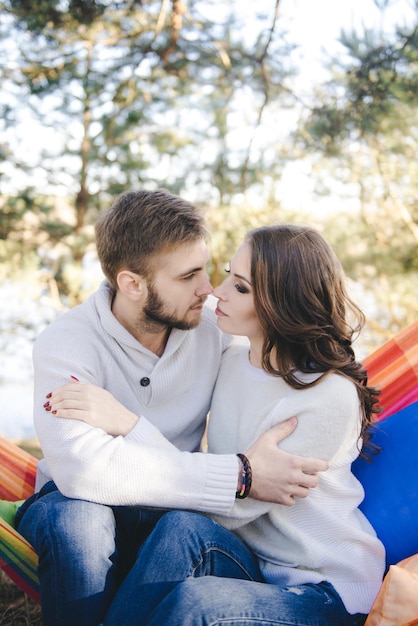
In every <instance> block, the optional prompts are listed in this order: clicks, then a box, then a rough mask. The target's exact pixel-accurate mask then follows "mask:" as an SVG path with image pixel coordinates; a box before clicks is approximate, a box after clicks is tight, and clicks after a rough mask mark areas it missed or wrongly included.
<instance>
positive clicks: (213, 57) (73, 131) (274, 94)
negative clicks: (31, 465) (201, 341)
mask: <svg viewBox="0 0 418 626" xmlns="http://www.w3.org/2000/svg"><path fill="white" fill-rule="evenodd" d="M334 2H335V0H334ZM355 3H356V0H355V1H354V4H355ZM308 4H309V5H310V9H309V10H310V12H311V14H312V24H311V29H312V31H313V30H314V29H317V28H319V27H321V28H322V29H324V28H326V24H327V14H326V11H325V12H324V10H322V9H323V8H324V7H325V6H326V5H327V4H329V3H327V2H323V1H322V0H317V1H316V2H315V3H313V2H312V0H259V1H257V2H244V1H243V0H223V1H222V2H221V1H220V0H188V1H186V0H113V1H111V0H38V1H37V2H36V3H34V2H31V1H30V0H0V81H1V92H0V184H1V197H0V211H1V214H0V294H1V296H0V297H1V300H2V304H1V307H0V308H1V311H2V312H1V317H0V322H1V327H0V350H1V354H0V407H1V408H0V434H3V435H5V436H9V437H12V436H15V435H16V429H15V425H16V423H17V422H19V424H20V426H21V427H20V430H19V434H21V433H22V432H23V434H26V435H31V434H32V432H33V431H32V413H31V401H32V397H31V376H32V371H31V359H30V352H31V348H32V345H33V341H34V339H35V337H36V336H37V334H38V333H39V331H40V330H41V329H42V328H43V327H44V326H45V325H46V324H48V323H49V322H50V321H51V320H52V319H54V317H56V316H57V315H58V314H60V313H61V312H62V311H64V310H65V309H67V308H68V307H72V306H74V305H76V304H77V303H79V302H82V301H83V300H84V299H85V298H86V297H87V296H88V295H89V294H90V293H91V291H93V290H94V289H95V288H96V286H97V285H98V283H99V282H100V280H101V278H102V276H101V272H100V269H99V268H98V264H97V260H96V256H95V247H94V240H93V235H94V233H93V224H94V221H95V219H96V217H97V215H98V213H99V212H100V211H101V210H103V209H104V208H106V207H108V206H109V204H110V203H111V202H112V200H113V198H114V197H115V196H116V195H117V194H119V193H121V192H123V191H125V190H129V189H138V188H149V189H153V188H158V187H164V188H166V189H168V190H170V191H171V192H173V193H176V194H179V195H181V196H183V197H185V198H187V199H189V200H191V201H194V202H196V203H197V204H199V205H200V206H202V207H203V209H204V211H205V215H206V217H207V220H208V222H209V225H210V229H211V232H212V244H211V252H212V259H211V264H210V268H209V269H210V276H211V279H212V281H213V283H214V285H216V284H218V283H219V282H220V281H221V280H222V274H223V268H224V265H225V263H226V262H227V261H228V260H229V259H230V257H231V256H232V254H233V252H234V250H235V248H236V247H237V244H238V243H239V242H240V241H241V239H242V238H243V236H244V234H245V232H246V231H247V230H248V229H249V228H252V227H255V226H257V225H261V224H267V223H272V222H277V221H290V222H297V223H309V224H312V225H314V226H316V227H318V228H319V229H320V230H321V231H322V232H323V233H324V234H325V236H326V237H327V239H328V240H329V241H330V243H331V244H332V245H333V247H334V249H335V251H336V253H337V255H338V256H339V258H340V259H341V260H342V262H343V265H344V268H345V270H346V273H347V275H348V277H349V280H350V282H349V284H350V289H351V291H352V295H353V297H354V299H355V300H356V301H357V302H358V303H359V304H360V306H361V307H362V308H363V309H364V310H365V312H366V315H367V317H368V322H367V327H366V331H365V333H364V334H363V338H362V343H361V344H360V345H359V352H360V357H363V356H364V355H365V354H367V353H368V352H370V351H371V350H373V349H374V348H376V347H377V346H378V345H380V344H381V343H383V342H384V341H385V340H386V339H388V338H389V337H391V336H392V335H393V334H394V333H396V332H397V331H398V330H400V329H401V328H403V327H405V326H406V325H407V324H409V323H410V322H412V321H413V320H414V319H416V317H417V301H418V297H417V296H418V255H417V244H418V193H417V191H418V171H417V170H418V158H417V156H418V125H417V122H418V107H417V104H418V28H417V24H418V19H417V18H418V0H375V1H374V2H373V8H374V11H375V12H377V14H378V20H377V22H376V21H375V22H374V24H373V27H367V25H366V21H364V23H363V22H362V19H361V17H362V7H364V6H365V5H366V4H367V2H361V1H360V0H358V7H357V8H356V10H357V14H358V16H360V21H359V23H357V24H356V27H354V23H349V22H348V23H347V24H346V25H345V26H344V28H343V30H342V31H341V33H340V34H339V41H338V43H337V42H335V46H333V48H332V50H331V49H328V50H324V51H323V57H322V58H323V66H322V71H319V72H317V71H315V72H314V71H313V70H312V73H311V74H309V75H307V73H306V67H307V59H306V54H308V53H307V48H305V47H304V46H303V45H300V44H298V43H297V42H296V41H295V38H294V36H293V34H294V32H295V30H297V24H298V20H299V19H300V18H301V16H302V13H303V12H304V11H306V10H307V8H308ZM336 4H338V2H336ZM369 4H370V3H369ZM313 6H315V7H317V11H316V12H315V11H313V9H312V7H313ZM321 7H322V9H321ZM376 24H377V25H376ZM307 37H308V38H309V31H308V32H307ZM304 55H305V56H304ZM302 67H304V68H305V71H304V73H302ZM308 67H309V64H308ZM312 67H313V66H312ZM308 71H309V70H308ZM69 340H71V338H69ZM22 424H23V426H22Z"/></svg>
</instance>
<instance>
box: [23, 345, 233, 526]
mask: <svg viewBox="0 0 418 626" xmlns="http://www.w3.org/2000/svg"><path fill="white" fill-rule="evenodd" d="M60 335H62V333H60ZM68 341H69V342H70V341H71V339H68ZM86 343H87V340H86ZM81 350H84V352H83V354H82V355H81V354H80V351H81ZM90 352H91V350H89V349H88V347H86V348H84V347H83V348H79V349H78V352H77V353H76V352H74V353H73V352H72V351H71V349H68V350H66V349H65V344H64V343H61V344H60V345H57V342H56V341H54V335H53V334H52V335H50V334H47V335H46V336H44V337H41V338H40V339H38V341H37V342H36V343H35V348H34V354H33V358H34V370H35V377H34V383H35V384H34V389H35V394H34V421H35V427H36V431H37V435H38V438H39V441H40V443H41V447H42V451H43V455H44V460H43V461H42V462H40V467H39V471H40V473H42V474H43V475H44V476H45V477H47V478H49V477H52V479H53V480H54V481H55V483H56V484H57V486H58V488H59V489H60V491H61V492H62V493H63V494H64V495H66V496H68V497H71V498H78V499H84V500H90V501H93V502H98V503H102V504H108V505H143V506H153V507H161V508H183V509H191V510H195V511H201V512H208V513H219V514H225V513H227V512H228V511H229V510H230V509H231V507H232V505H233V503H234V499H235V490H236V482H237V473H238V461H237V458H236V457H235V455H234V454H225V455H214V454H205V453H191V452H183V451H180V450H178V449H177V448H176V447H175V446H173V445H172V444H171V443H170V442H169V441H168V440H167V439H166V438H165V437H164V436H163V435H162V434H161V432H160V431H159V430H158V429H157V428H156V427H155V426H153V425H152V424H151V423H150V422H149V421H148V420H147V419H145V418H141V419H140V420H139V422H138V424H137V426H136V427H135V428H134V429H133V431H132V432H131V433H130V434H129V435H128V436H126V437H112V436H110V435H108V434H107V433H106V432H104V431H103V430H102V429H100V428H94V427H92V426H90V425H88V424H86V423H85V422H82V421H79V420H70V419H62V418H56V417H55V416H53V415H51V414H50V413H49V412H46V411H45V410H44V409H43V404H44V402H45V396H46V394H47V393H48V392H50V391H51V390H53V389H56V388H57V387H59V386H61V385H63V384H65V383H67V382H68V380H69V376H70V375H74V376H76V377H77V378H79V379H80V380H84V381H90V382H93V383H96V384H100V381H98V380H97V379H95V377H94V375H93V373H94V371H95V370H97V371H100V368H101V366H102V363H100V359H98V362H94V361H93V360H92V359H93V357H91V356H90ZM81 357H83V358H81ZM96 358H97V357H96ZM88 359H90V361H89V360H88ZM80 363H82V365H81V364H80ZM38 484H39V483H38Z"/></svg>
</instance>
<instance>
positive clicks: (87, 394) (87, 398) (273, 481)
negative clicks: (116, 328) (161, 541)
mask: <svg viewBox="0 0 418 626" xmlns="http://www.w3.org/2000/svg"><path fill="white" fill-rule="evenodd" d="M48 396H49V398H47V399H46V402H45V404H44V408H45V411H47V412H49V413H51V414H52V415H54V416H56V417H60V418H65V419H67V420H74V421H77V422H78V421H83V422H85V423H87V424H90V425H91V426H94V427H95V428H98V429H102V430H104V431H106V432H107V433H108V434H110V435H112V436H122V437H125V438H126V440H127V441H130V440H132V441H133V440H134V439H135V436H136V434H137V432H138V431H139V424H140V423H141V421H142V422H144V421H145V422H146V420H145V418H143V417H138V416H136V415H135V414H134V413H132V412H131V411H128V409H126V408H125V407H123V406H122V405H121V404H120V403H119V402H118V401H117V400H115V398H114V397H113V396H112V394H110V393H109V392H107V391H106V390H104V389H101V388H100V387H97V386H95V385H91V384H82V383H78V382H75V381H74V379H73V382H71V383H69V384H67V385H64V386H62V387H61V388H59V389H57V390H55V391H54V392H53V393H50V394H48ZM296 425H297V420H296V419H294V418H293V419H290V420H288V421H287V422H285V423H283V424H279V425H277V426H275V427H274V428H272V429H270V430H269V431H268V432H266V433H263V434H262V435H261V436H260V437H259V438H258V439H257V441H256V442H255V443H254V444H253V445H252V446H251V448H249V450H247V451H246V455H247V456H248V458H249V460H250V462H251V466H252V471H253V486H252V492H251V493H252V496H253V498H256V499H259V500H264V501H271V502H276V503H280V504H287V505H293V504H294V498H295V497H306V496H307V495H308V493H309V489H310V488H313V487H315V486H316V485H317V484H318V472H320V471H323V470H325V469H327V464H326V463H325V462H324V461H322V460H319V459H313V458H306V457H302V456H295V455H292V454H289V453H287V452H284V451H282V450H279V449H278V447H277V446H278V444H279V443H280V441H282V440H283V439H284V438H285V437H287V436H288V435H290V434H291V433H292V432H293V430H294V429H295V428H296ZM143 426H144V424H143ZM149 428H151V429H153V428H154V427H152V425H149ZM150 434H151V433H150ZM152 445H153V446H158V447H161V450H163V449H164V448H167V447H168V448H171V449H174V450H176V448H174V446H172V444H170V443H169V442H168V441H167V439H166V438H165V437H163V435H162V434H161V433H160V432H159V431H158V430H157V429H154V431H153V433H152ZM180 454H182V453H180ZM220 456H221V455H205V457H206V459H208V460H209V459H211V458H212V457H214V459H213V460H214V461H215V460H217V459H219V458H220ZM222 456H223V455H222ZM227 456H229V455H227ZM237 467H238V466H237ZM235 488H236V487H235ZM177 506H178V505H177ZM210 512H212V509H210Z"/></svg>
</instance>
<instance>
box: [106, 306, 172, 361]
mask: <svg viewBox="0 0 418 626" xmlns="http://www.w3.org/2000/svg"><path fill="white" fill-rule="evenodd" d="M112 313H113V315H114V316H115V317H116V319H117V320H118V322H119V324H121V326H123V327H124V328H125V329H126V330H127V331H128V333H130V334H131V335H132V336H133V337H135V339H136V340H137V341H139V343H140V344H141V345H143V346H144V348H147V350H150V351H151V352H153V353H154V354H156V355H157V356H161V355H162V354H163V353H164V350H165V347H166V345H167V341H168V338H169V336H170V333H171V328H169V327H168V326H162V325H161V324H157V323H155V324H154V325H153V324H152V323H145V322H142V323H141V321H140V320H139V319H138V317H137V316H136V315H137V313H136V311H129V310H127V309H126V302H125V303H124V306H123V307H122V306H119V300H118V298H116V297H115V298H114V300H113V303H112Z"/></svg>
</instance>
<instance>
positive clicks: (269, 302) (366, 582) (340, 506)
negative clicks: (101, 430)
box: [58, 225, 384, 626]
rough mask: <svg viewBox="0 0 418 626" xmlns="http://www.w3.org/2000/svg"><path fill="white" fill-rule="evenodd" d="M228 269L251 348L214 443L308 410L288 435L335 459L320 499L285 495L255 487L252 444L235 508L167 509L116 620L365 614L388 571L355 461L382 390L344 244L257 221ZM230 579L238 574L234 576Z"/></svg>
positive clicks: (226, 391)
mask: <svg viewBox="0 0 418 626" xmlns="http://www.w3.org/2000/svg"><path fill="white" fill-rule="evenodd" d="M228 272H229V275H228V277H227V278H226V280H225V281H224V283H223V284H222V285H221V286H220V287H218V288H216V289H215V291H214V295H215V296H216V297H217V298H218V299H219V301H218V306H217V309H216V314H217V318H218V325H219V327H220V328H221V329H222V330H223V331H225V332H228V333H233V334H235V335H242V336H247V337H248V340H249V348H248V345H245V346H234V347H231V348H230V349H229V351H227V353H226V354H225V356H224V359H223V362H222V366H221V369H220V372H219V376H218V380H217V384H216V388H215V392H214V396H213V400H212V404H211V415H210V420H209V428H208V450H209V451H210V452H215V453H231V452H235V453H239V452H240V450H245V449H248V447H249V446H251V444H252V442H254V441H255V440H256V438H257V436H258V435H259V434H260V433H261V432H263V431H265V430H267V429H268V428H270V427H271V426H272V425H274V424H275V423H278V422H280V421H283V420H285V419H288V418H289V417H291V416H297V418H298V422H299V424H298V428H297V429H296V430H295V431H294V433H292V435H291V436H290V437H289V438H288V439H287V440H286V441H285V442H283V443H282V444H281V447H283V448H284V449H286V450H287V451H289V452H292V453H296V454H302V455H309V456H317V457H321V458H323V459H326V460H327V461H328V462H329V469H328V471H326V472H324V473H323V474H322V475H321V476H320V480H319V485H318V487H317V488H316V489H315V490H314V491H313V492H312V493H310V495H309V497H308V498H306V499H301V500H299V499H298V500H296V501H295V504H294V506H292V507H285V506H282V505H275V504H270V503H263V502H259V501H256V500H253V499H252V498H247V497H246V496H248V495H249V494H251V468H250V467H249V464H248V460H247V458H246V457H244V456H243V455H241V457H240V458H241V459H242V462H243V466H242V469H243V485H242V489H241V490H240V492H239V493H237V496H238V497H237V501H236V504H235V506H234V508H233V510H232V512H231V515H230V516H229V517H228V518H223V519H217V521H216V522H214V521H213V520H210V519H208V518H206V517H203V516H201V515H197V514H193V513H187V512H171V513H168V514H167V515H165V516H163V518H162V519H161V520H160V521H159V523H158V524H157V526H156V527H155V529H154V531H153V532H152V533H151V535H150V536H149V538H148V540H147V541H146V542H145V544H144V545H143V547H142V548H141V550H140V552H139V554H138V557H137V560H136V563H135V565H134V567H133V568H132V570H131V572H130V573H129V575H128V576H127V578H126V579H125V581H124V583H123V584H122V586H121V588H120V590H119V592H118V594H117V596H116V598H115V600H114V603H113V604H112V606H111V608H110V611H109V614H108V616H107V618H106V620H105V624H112V626H115V625H116V624H119V623H120V624H122V623H123V624H152V625H156V624H170V625H171V626H175V625H176V624H178V625H179V626H180V625H181V626H186V625H193V626H197V625H202V626H203V624H211V625H213V624H221V623H222V624H234V625H236V624H239V625H244V624H270V625H271V624H287V625H289V624H291V625H293V624H294V625H296V624H297V625H300V624H304V625H306V626H307V625H309V626H310V625H314V624H321V625H322V626H324V625H325V626H326V625H329V626H336V625H345V624H347V625H356V624H363V623H364V621H365V619H366V615H367V613H368V611H369V609H370V607H371V605H372V603H373V601H374V598H375V596H376V594H377V592H378V590H379V587H380V584H381V580H382V576H383V572H384V550H383V546H382V544H381V543H380V541H379V540H378V539H377V537H376V535H375V533H374V531H373V529H372V527H371V526H370V524H369V523H368V521H367V520H366V519H365V517H364V516H363V515H362V513H361V512H360V511H359V509H358V505H359V504H360V502H361V500H362V498H363V496H364V493H363V489H362V487H361V485H360V483H359V482H358V481H357V480H356V478H355V477H354V476H353V474H352V473H351V463H352V462H353V461H354V459H355V458H356V457H357V456H358V454H359V450H360V449H361V447H362V445H363V444H364V441H365V440H367V429H368V427H369V426H370V424H371V422H372V417H373V413H375V412H376V411H377V409H376V403H377V392H376V391H375V390H374V389H372V388H369V387H367V383H366V379H365V373H364V371H363V370H362V367H361V365H360V364H359V363H358V362H356V360H355V357H354V353H353V349H352V340H353V337H354V334H355V333H356V332H357V331H358V330H359V329H360V328H361V327H362V325H363V323H364V318H363V315H362V313H361V312H360V310H359V309H358V308H357V307H356V306H355V305H354V303H352V302H351V300H350V299H349V297H348V295H347V293H346V290H345V286H344V275H343V271H342V268H341V265H340V263H339V262H338V260H337V258H336V256H335V255H334V253H333V251H332V250H331V248H330V246H329V245H328V244H327V242H326V241H325V240H324V238H323V237H322V236H321V235H320V234H319V233H318V232H316V231H315V230H313V229H311V228H305V227H298V226H290V225H279V226H272V227H265V228H259V229H256V230H254V231H252V232H250V233H249V234H248V236H247V237H246V239H245V241H244V243H243V244H242V245H241V246H240V248H239V249H238V251H237V253H236V255H235V256H234V258H233V260H232V262H231V267H230V269H229V270H228ZM349 312H351V314H354V317H355V318H357V320H356V325H355V329H354V328H352V327H351V326H350V325H349V323H348V322H347V317H346V316H347V314H348V313H349ZM67 408H68V407H67ZM58 416H59V412H58ZM96 424H97V421H96ZM168 488H169V486H168ZM232 531H233V532H232ZM173 537H175V541H173ZM254 557H255V558H254ZM224 578H229V579H231V578H232V579H236V580H235V581H231V580H229V581H228V585H227V586H226V585H225V584H224V583H223V579H224ZM231 583H232V586H231ZM265 583H269V584H265ZM226 590H227V591H226ZM225 593H227V595H225ZM127 607H129V618H127V616H126V611H127Z"/></svg>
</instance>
